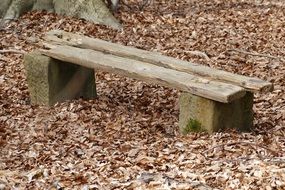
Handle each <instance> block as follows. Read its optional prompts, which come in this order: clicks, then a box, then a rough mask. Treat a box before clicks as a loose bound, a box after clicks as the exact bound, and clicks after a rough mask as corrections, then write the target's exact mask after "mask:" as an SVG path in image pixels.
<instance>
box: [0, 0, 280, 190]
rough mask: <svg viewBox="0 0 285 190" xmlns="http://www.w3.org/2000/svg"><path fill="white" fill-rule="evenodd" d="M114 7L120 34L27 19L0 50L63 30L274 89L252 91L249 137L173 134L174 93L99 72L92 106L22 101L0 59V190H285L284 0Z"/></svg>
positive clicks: (18, 70) (32, 44) (49, 18)
mask: <svg viewBox="0 0 285 190" xmlns="http://www.w3.org/2000/svg"><path fill="white" fill-rule="evenodd" d="M124 2H125V3H123V4H122V5H121V7H119V11H118V13H117V14H116V17H117V18H118V19H119V20H120V21H121V22H122V24H123V27H124V28H123V30H122V31H116V30H112V29H110V28H108V27H105V26H99V25H94V24H91V23H89V22H86V21H83V20H78V19H70V18H66V17H63V16H56V15H54V14H49V13H45V12H31V13H28V14H26V15H24V16H22V17H21V18H20V19H18V20H17V21H13V22H11V23H10V24H9V25H7V27H6V28H4V30H1V31H0V52H1V49H2V50H6V49H14V50H20V51H25V52H30V51H32V50H34V49H37V48H39V46H40V44H39V41H38V40H37V39H38V38H40V37H42V36H43V34H44V33H45V32H46V31H49V30H52V29H63V30H66V31H70V32H79V33H81V34H85V35H88V36H93V37H96V38H100V39H104V40H110V41H112V42H117V43H121V44H124V45H128V46H135V47H138V48H141V49H145V50H150V51H158V52H161V53H162V54H165V55H168V56H172V57H176V58H179V59H182V60H187V61H191V62H195V63H200V64H204V65H208V66H210V67H213V68H219V69H223V70H226V71H229V72H233V73H239V74H242V75H246V76H255V77H258V78H261V79H264V80H267V81H270V82H273V83H274V87H275V89H274V91H273V92H271V93H266V94H262V93H259V94H256V95H255V98H254V113H255V114H254V116H255V118H254V128H253V130H252V131H251V132H249V133H238V132H236V131H225V132H219V133H215V134H212V135H208V134H205V133H199V134H194V133H193V134H189V135H187V136H181V135H179V133H178V123H177V121H178V111H179V110H178V107H177V101H178V96H179V93H180V92H179V91H177V90H174V89H169V88H164V87H162V86H158V85H149V84H146V83H144V82H141V81H137V80H133V79H129V78H124V77H121V76H117V75H113V74H109V73H103V72H97V76H96V79H97V81H96V84H97V89H98V95H99V96H98V98H97V99H95V100H89V101H84V100H74V101H67V102H64V103H59V104H56V105H55V106H52V107H50V108H48V107H45V106H31V105H30V99H29V94H28V89H27V82H26V74H25V70H24V65H23V55H22V54H16V53H0V189H84V190H85V189H106V190H107V189H266V190H270V189H285V77H284V75H285V3H284V1H283V0H280V1H276V0H260V1H258V0H248V1H243V0H228V1H224V0H215V1H213V0H193V1H189V0H188V1H187V0H176V1H166V0H155V1H152V2H151V4H150V5H147V6H145V7H143V10H140V8H141V7H140V6H139V5H140V2H139V1H138V0H129V1H124ZM240 50H242V51H240ZM193 51H200V52H204V53H205V54H207V55H208V58H207V59H205V57H203V56H202V57H199V55H197V54H195V53H193ZM252 53H259V54H263V55H262V56H254V55H250V54H252Z"/></svg>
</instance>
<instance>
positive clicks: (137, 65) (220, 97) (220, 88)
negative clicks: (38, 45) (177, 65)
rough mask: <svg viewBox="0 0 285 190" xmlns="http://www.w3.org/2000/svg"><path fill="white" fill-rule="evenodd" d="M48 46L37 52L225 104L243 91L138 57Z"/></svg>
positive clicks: (63, 46) (243, 92) (239, 96)
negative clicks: (47, 48)
mask: <svg viewBox="0 0 285 190" xmlns="http://www.w3.org/2000/svg"><path fill="white" fill-rule="evenodd" d="M46 45H48V44H46ZM48 46H49V48H50V49H49V50H44V49H41V50H40V53H42V54H43V55H46V56H49V57H52V58H55V59H58V60H61V61H65V62H70V63H74V64H77V65H81V66H84V67H88V68H93V69H99V70H103V71H107V72H113V73H116V74H120V75H123V76H127V77H131V78H135V79H140V80H143V81H147V82H150V83H155V84H160V85H164V86H168V87H174V88H177V89H179V90H183V91H186V92H190V93H192V94H195V95H197V96H202V97H205V98H208V99H212V100H215V101H218V102H223V103H228V102H231V101H233V100H236V99H239V98H241V97H243V96H244V95H245V93H246V92H245V90H244V89H243V88H241V87H239V86H236V85H232V84H227V83H222V82H219V81H213V80H208V79H205V78H203V77H199V76H196V75H192V74H189V73H185V72H181V71H177V70H173V69H168V68H164V67H160V66H157V65H153V64H150V63H145V62H142V61H138V60H130V59H129V58H128V57H127V58H125V57H119V56H115V55H112V54H106V53H103V52H98V51H94V50H91V49H82V48H76V47H71V46H66V45H55V44H52V45H48Z"/></svg>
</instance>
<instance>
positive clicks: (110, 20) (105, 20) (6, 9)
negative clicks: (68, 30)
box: [0, 0, 121, 29]
mask: <svg viewBox="0 0 285 190" xmlns="http://www.w3.org/2000/svg"><path fill="white" fill-rule="evenodd" d="M30 10H46V11H48V12H55V13H58V14H61V15H66V16H72V17H78V18H83V19H86V20H88V21H92V22H94V23H98V24H104V25H107V26H111V27H113V28H116V29H119V28H121V25H120V23H119V22H118V21H117V20H116V19H115V18H114V16H113V15H112V13H111V12H110V10H109V9H108V8H107V6H106V4H105V3H104V2H103V1H102V0H1V2H0V18H2V22H1V23H5V22H7V21H9V20H12V19H16V18H18V17H19V16H21V15H22V14H23V13H26V12H28V11H30Z"/></svg>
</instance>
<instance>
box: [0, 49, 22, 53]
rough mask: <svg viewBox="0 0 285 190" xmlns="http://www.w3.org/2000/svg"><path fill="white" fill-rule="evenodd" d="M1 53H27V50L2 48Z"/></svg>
mask: <svg viewBox="0 0 285 190" xmlns="http://www.w3.org/2000/svg"><path fill="white" fill-rule="evenodd" d="M1 53H16V54H26V53H27V52H25V51H22V50H16V49H2V50H0V54H1Z"/></svg>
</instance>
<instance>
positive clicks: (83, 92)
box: [25, 30, 273, 133]
mask: <svg viewBox="0 0 285 190" xmlns="http://www.w3.org/2000/svg"><path fill="white" fill-rule="evenodd" d="M43 44H44V46H45V49H40V50H39V51H37V52H33V53H30V54H27V55H26V56H25V68H26V70H27V74H28V77H27V79H28V84H29V89H30V94H31V99H32V103H35V104H48V105H52V104H54V103H55V102H60V101H64V100H66V99H72V98H76V97H79V96H81V97H85V98H87V99H88V98H94V97H95V96H96V86H95V78H94V70H95V71H96V70H102V71H107V72H110V73H115V74H119V75H123V76H126V77H131V78H135V79H138V80H142V81H145V82H149V83H152V84H159V85H163V86H167V87H171V88H176V89H178V90H181V91H182V92H183V93H182V94H181V96H180V116H179V127H180V130H181V132H183V133H188V132H191V131H208V132H214V131H219V130H222V129H225V128H236V129H240V130H247V129H249V128H250V127H251V126H252V122H253V111H252V105H253V93H254V92H260V91H262V92H268V91H271V90H272V89H273V85H272V84H271V83H269V82H266V81H263V80H260V79H258V78H252V77H246V76H241V75H237V74H233V73H229V72H225V71H221V70H217V69H212V68H210V67H206V66H202V65H199V64H194V63H190V62H186V61H181V60H178V59H175V58H171V57H168V56H163V55H161V54H159V53H156V52H149V51H145V50H140V49H137V48H133V47H127V46H123V45H120V44H114V43H111V42H106V41H103V40H99V39H94V38H90V37H86V36H83V35H79V34H73V33H67V32H64V31H58V30H56V31H51V32H49V33H47V34H46V36H45V37H44V42H43ZM39 73H44V75H42V74H39ZM43 97H44V98H43Z"/></svg>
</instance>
